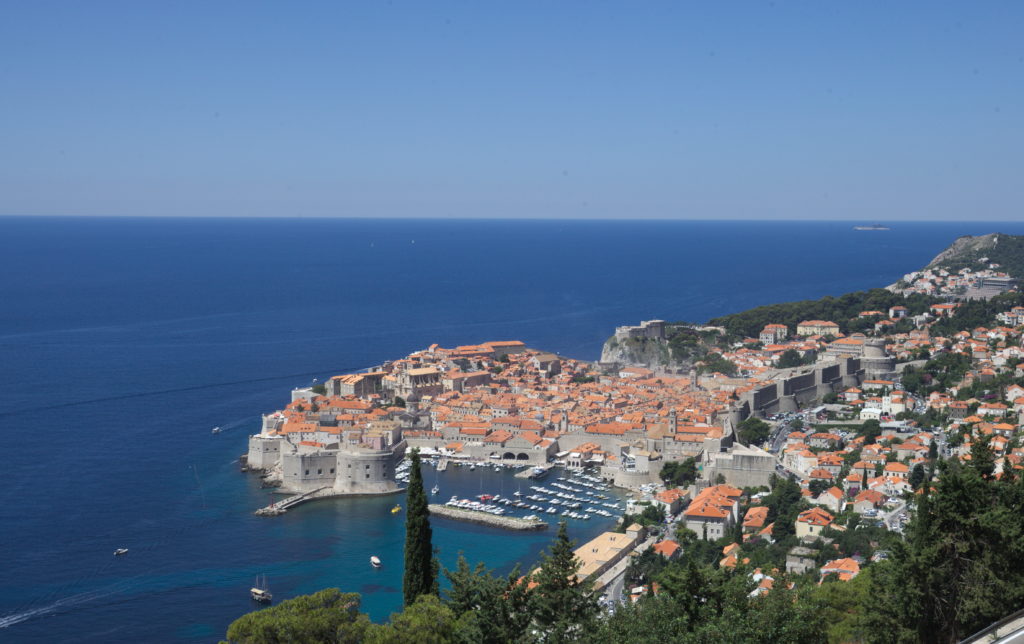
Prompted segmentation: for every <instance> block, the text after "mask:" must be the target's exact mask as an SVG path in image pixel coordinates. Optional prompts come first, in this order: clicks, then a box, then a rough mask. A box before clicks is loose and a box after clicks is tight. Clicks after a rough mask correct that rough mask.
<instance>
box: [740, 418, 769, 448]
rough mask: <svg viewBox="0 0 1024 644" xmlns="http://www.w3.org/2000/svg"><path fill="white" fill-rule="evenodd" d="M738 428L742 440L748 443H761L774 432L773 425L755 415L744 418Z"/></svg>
mask: <svg viewBox="0 0 1024 644" xmlns="http://www.w3.org/2000/svg"><path fill="white" fill-rule="evenodd" d="M736 429H737V434H739V437H740V440H741V441H743V442H744V443H746V444H748V445H761V444H762V443H764V442H765V441H766V440H768V437H769V436H771V433H772V426H771V425H769V424H768V423H766V422H764V421H763V420H761V419H760V418H757V417H755V416H750V417H749V418H746V419H744V420H743V421H742V422H740V424H739V426H738V427H737V428H736Z"/></svg>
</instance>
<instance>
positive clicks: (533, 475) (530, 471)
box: [516, 463, 554, 479]
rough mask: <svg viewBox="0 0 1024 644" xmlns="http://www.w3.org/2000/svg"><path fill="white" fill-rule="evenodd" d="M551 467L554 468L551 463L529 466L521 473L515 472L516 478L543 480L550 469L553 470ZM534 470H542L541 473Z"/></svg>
mask: <svg viewBox="0 0 1024 644" xmlns="http://www.w3.org/2000/svg"><path fill="white" fill-rule="evenodd" d="M553 467H554V465H552V464H551V463H546V464H544V465H536V466H534V465H531V466H529V467H527V468H526V469H525V470H523V471H522V472H516V478H517V479H542V478H544V477H545V476H547V475H548V472H550V471H551V468H553ZM535 470H542V472H540V473H538V472H536V471H535Z"/></svg>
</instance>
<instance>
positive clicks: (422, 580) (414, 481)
mask: <svg viewBox="0 0 1024 644" xmlns="http://www.w3.org/2000/svg"><path fill="white" fill-rule="evenodd" d="M410 458H411V460H412V466H411V467H410V468H409V487H408V488H407V490H406V505H407V511H406V515H405V575H404V576H403V578H402V592H403V595H404V600H405V605H406V606H410V605H411V604H412V603H413V602H415V601H416V598H417V597H419V596H420V595H436V594H437V584H436V582H435V579H434V575H435V566H434V560H433V556H434V553H433V548H432V546H431V530H430V510H429V509H428V508H427V494H426V492H424V491H423V475H422V474H421V473H420V453H419V450H415V449H414V450H413V451H412V455H411V457H410Z"/></svg>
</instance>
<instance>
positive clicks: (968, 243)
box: [925, 233, 1024, 279]
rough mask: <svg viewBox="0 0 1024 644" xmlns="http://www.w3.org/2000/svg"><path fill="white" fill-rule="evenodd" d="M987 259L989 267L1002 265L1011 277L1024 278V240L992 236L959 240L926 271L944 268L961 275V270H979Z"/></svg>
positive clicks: (997, 235)
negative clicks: (993, 264) (984, 259)
mask: <svg viewBox="0 0 1024 644" xmlns="http://www.w3.org/2000/svg"><path fill="white" fill-rule="evenodd" d="M983 258H987V260H988V261H987V262H984V263H986V264H990V263H995V264H999V266H1000V268H1001V270H1003V271H1006V273H1008V274H1009V275H1010V276H1011V277H1014V278H1017V279H1022V278H1024V236H1022V235H1006V234H1004V233H991V234H988V235H981V236H979V237H972V236H970V235H965V236H963V237H959V238H957V240H956V241H954V242H953V243H952V244H950V246H949V248H947V249H946V250H944V251H942V252H941V253H939V254H938V255H937V256H936V257H935V259H933V260H932V261H931V262H930V263H929V264H928V266H926V267H925V268H944V269H946V270H949V271H958V270H960V269H961V268H979V266H980V264H982V262H981V261H980V260H981V259H983Z"/></svg>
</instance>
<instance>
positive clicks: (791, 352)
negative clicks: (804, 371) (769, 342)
mask: <svg viewBox="0 0 1024 644" xmlns="http://www.w3.org/2000/svg"><path fill="white" fill-rule="evenodd" d="M804 364H807V363H806V362H805V361H804V359H803V357H801V356H800V352H799V351H797V350H796V349H786V350H785V351H783V352H782V355H781V356H779V362H778V364H777V365H776V366H777V367H778V368H779V369H789V368H790V367H799V366H802V365H804Z"/></svg>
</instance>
